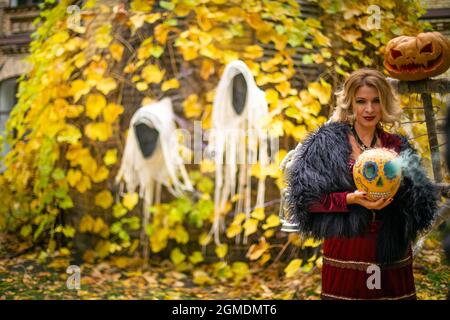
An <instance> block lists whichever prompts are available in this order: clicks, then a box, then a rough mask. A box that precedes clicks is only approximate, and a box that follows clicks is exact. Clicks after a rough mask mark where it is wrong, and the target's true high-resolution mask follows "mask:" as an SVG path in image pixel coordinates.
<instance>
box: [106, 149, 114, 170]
mask: <svg viewBox="0 0 450 320" xmlns="http://www.w3.org/2000/svg"><path fill="white" fill-rule="evenodd" d="M103 162H104V163H105V164H106V165H107V166H110V165H112V164H115V163H116V162H117V149H109V150H108V151H106V153H105V156H104V157H103Z"/></svg>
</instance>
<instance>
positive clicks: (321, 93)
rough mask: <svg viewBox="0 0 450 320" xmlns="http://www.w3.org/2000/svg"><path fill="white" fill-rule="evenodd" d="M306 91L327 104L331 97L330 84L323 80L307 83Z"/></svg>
mask: <svg viewBox="0 0 450 320" xmlns="http://www.w3.org/2000/svg"><path fill="white" fill-rule="evenodd" d="M308 91H309V93H311V94H312V95H313V96H315V97H316V98H318V99H319V101H320V103H321V104H327V103H328V102H329V101H330V97H331V85H330V84H328V83H327V82H325V81H321V83H318V82H312V83H310V84H308Z"/></svg>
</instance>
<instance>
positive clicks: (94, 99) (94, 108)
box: [86, 94, 106, 120]
mask: <svg viewBox="0 0 450 320" xmlns="http://www.w3.org/2000/svg"><path fill="white" fill-rule="evenodd" d="M105 106H106V99H105V97H104V96H103V95H101V94H90V95H88V97H87V99H86V115H87V116H88V117H89V118H91V119H92V120H95V118H97V117H98V116H99V115H100V113H101V112H102V111H103V108H104V107H105Z"/></svg>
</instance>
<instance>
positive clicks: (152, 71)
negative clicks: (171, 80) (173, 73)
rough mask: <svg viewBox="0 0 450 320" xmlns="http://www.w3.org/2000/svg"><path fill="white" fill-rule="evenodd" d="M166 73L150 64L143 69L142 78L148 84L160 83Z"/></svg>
mask: <svg viewBox="0 0 450 320" xmlns="http://www.w3.org/2000/svg"><path fill="white" fill-rule="evenodd" d="M165 73H166V71H165V70H161V69H159V67H158V66H157V65H154V64H149V65H148V66H145V67H144V69H142V72H141V76H142V78H143V79H144V80H145V82H147V83H160V82H161V81H162V79H163V78H164V74H165Z"/></svg>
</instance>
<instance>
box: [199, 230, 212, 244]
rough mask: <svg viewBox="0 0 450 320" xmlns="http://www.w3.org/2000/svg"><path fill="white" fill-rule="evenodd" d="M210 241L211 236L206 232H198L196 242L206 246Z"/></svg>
mask: <svg viewBox="0 0 450 320" xmlns="http://www.w3.org/2000/svg"><path fill="white" fill-rule="evenodd" d="M210 242H211V237H210V236H208V233H206V232H202V233H201V234H200V236H199V237H198V243H199V244H200V245H201V246H206V245H207V244H208V243H210Z"/></svg>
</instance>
